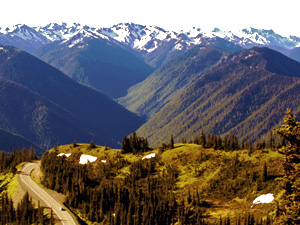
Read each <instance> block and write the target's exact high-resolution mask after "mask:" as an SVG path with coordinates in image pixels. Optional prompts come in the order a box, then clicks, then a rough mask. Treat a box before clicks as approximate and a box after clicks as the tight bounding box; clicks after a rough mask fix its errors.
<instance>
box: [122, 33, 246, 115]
mask: <svg viewBox="0 0 300 225" xmlns="http://www.w3.org/2000/svg"><path fill="white" fill-rule="evenodd" d="M240 49H241V47H239V46H236V45H233V44H231V43H230V42H227V41H225V40H223V39H220V38H213V39H209V40H208V39H206V41H205V42H203V44H201V45H198V46H196V47H194V48H192V49H191V50H189V51H188V52H186V53H185V54H183V55H182V56H179V57H177V58H176V59H174V60H171V61H170V62H169V63H167V64H166V65H165V66H162V67H161V68H160V69H158V70H156V71H155V72H154V73H153V74H151V75H150V76H149V77H148V78H147V79H146V80H144V81H143V82H141V83H139V84H137V85H135V86H133V87H131V88H130V89H129V90H128V94H127V95H126V96H125V97H122V98H119V99H118V102H119V103H120V104H121V105H123V106H125V107H126V108H127V109H129V110H131V111H133V112H135V113H137V114H139V115H143V116H146V117H147V118H150V117H152V116H153V115H154V114H155V113H157V112H158V111H159V110H160V109H161V108H162V107H163V106H165V105H166V104H167V103H168V102H169V101H171V100H172V99H173V98H174V97H175V96H176V95H177V94H179V93H181V92H182V91H183V90H184V89H185V88H186V87H188V86H189V85H190V84H192V83H193V82H194V81H195V80H196V79H198V78H199V77H200V76H201V75H202V73H203V72H205V71H206V70H208V69H209V68H211V67H213V66H215V65H216V64H217V63H218V62H219V61H220V59H222V57H223V56H224V55H226V54H229V53H230V52H233V51H237V50H240Z"/></svg>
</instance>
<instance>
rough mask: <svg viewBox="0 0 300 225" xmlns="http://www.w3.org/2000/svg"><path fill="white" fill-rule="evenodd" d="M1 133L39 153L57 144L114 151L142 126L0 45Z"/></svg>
mask: <svg viewBox="0 0 300 225" xmlns="http://www.w3.org/2000/svg"><path fill="white" fill-rule="evenodd" d="M0 92H1V95H0V105H1V108H0V118H1V119H0V128H2V129H4V130H6V131H8V132H11V133H16V134H19V135H21V136H23V137H25V138H27V139H28V140H30V141H31V142H33V143H34V144H36V145H37V146H39V147H40V148H43V149H46V148H49V147H51V146H54V145H59V144H61V143H69V142H72V141H74V140H77V141H78V142H90V141H91V140H94V141H97V142H99V143H103V144H105V143H107V144H108V145H110V146H112V147H117V146H119V144H118V142H119V141H120V140H121V139H122V136H123V135H127V134H129V133H131V132H132V130H134V129H137V128H138V127H139V126H140V125H141V124H142V123H143V122H144V121H143V120H142V119H141V118H140V117H138V116H136V115H135V114H133V113H131V112H129V111H128V110H126V109H125V108H123V107H122V106H120V105H118V104H117V103H116V102H115V101H113V100H111V99H110V98H109V97H107V96H106V95H104V94H103V93H101V92H99V91H97V90H95V89H92V88H89V87H88V86H86V85H82V84H79V83H78V82H76V81H73V80H72V79H71V78H69V77H68V76H66V75H65V74H63V73H62V72H61V71H59V70H57V69H56V68H54V67H52V66H50V65H49V64H46V63H45V62H43V61H41V60H40V59H38V58H36V57H34V56H32V55H30V54H28V53H26V52H24V51H21V50H18V49H16V48H14V47H5V46H0Z"/></svg>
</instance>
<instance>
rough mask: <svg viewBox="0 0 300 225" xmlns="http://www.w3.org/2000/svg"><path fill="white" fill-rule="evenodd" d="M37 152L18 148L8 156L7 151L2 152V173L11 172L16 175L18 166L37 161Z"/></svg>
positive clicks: (0, 171) (0, 158)
mask: <svg viewBox="0 0 300 225" xmlns="http://www.w3.org/2000/svg"><path fill="white" fill-rule="evenodd" d="M36 159H37V156H36V151H35V149H34V148H32V147H31V148H29V149H28V150H26V148H22V149H20V148H18V149H17V150H15V149H13V151H12V152H11V153H10V154H7V153H6V152H5V151H1V152H0V173H6V172H11V173H15V172H16V171H17V170H16V166H17V165H19V164H20V163H22V162H28V161H31V160H36Z"/></svg>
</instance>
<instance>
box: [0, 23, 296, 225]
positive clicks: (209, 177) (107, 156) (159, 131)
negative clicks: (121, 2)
mask: <svg viewBox="0 0 300 225" xmlns="http://www.w3.org/2000/svg"><path fill="white" fill-rule="evenodd" d="M299 46H300V38H299V37H296V36H281V35H280V34H277V33H275V32H274V31H273V30H265V29H255V28H245V29H242V30H240V31H238V32H237V31H228V30H221V29H218V28H215V29H213V30H205V29H201V28H195V27H194V28H192V29H190V30H186V31H181V32H175V31H168V30H165V29H163V28H160V27H157V26H150V25H140V24H135V23H119V24H116V25H114V26H111V27H106V28H103V27H102V28H96V27H90V26H87V25H80V24H78V23H73V24H67V23H60V24H57V23H51V24H48V25H46V26H37V27H30V26H27V25H25V24H19V25H15V26H13V27H7V28H0V150H1V152H0V162H1V167H0V172H1V176H0V183H1V184H0V196H1V205H0V219H1V223H2V224H55V223H59V224H64V223H67V221H71V220H73V219H74V218H75V220H77V221H74V222H72V224H118V225H119V224H176V225H183V224H220V225H221V224H223V225H224V224H225V225H228V224H244V225H246V224H247V225H248V224H257V225H258V224H260V225H265V224H266V225H267V224H297V222H299V218H300V217H299V218H298V219H297V218H296V216H295V215H300V213H299V212H300V211H299V207H298V206H297V203H299V199H298V197H299V196H298V195H299V187H298V186H299V178H298V177H297V174H298V173H299V171H298V170H299V166H298V164H299V161H298V160H299V157H300V153H299V130H300V129H299V126H300V125H299V122H297V120H298V118H299V117H300V105H299V101H300V62H299V61H300V58H299ZM285 112H286V114H285ZM122 138H123V139H122ZM88 143H89V144H88ZM36 160H39V161H36ZM37 164H38V168H39V169H38V170H34V172H31V171H32V169H33V167H35V166H36V165H37ZM28 167H30V170H26V171H25V173H28V174H26V178H25V177H24V176H23V175H24V174H23V173H24V171H23V170H22V168H23V169H24V168H28ZM22 171H23V172H22ZM37 174H38V175H37ZM30 176H31V178H33V180H34V181H35V182H36V183H37V185H36V183H34V182H33V181H32V180H31V179H30ZM24 179H26V180H28V182H30V183H31V184H30V185H29V186H30V187H33V186H34V187H36V186H39V189H38V191H36V192H38V193H44V191H43V189H44V190H45V189H48V190H51V193H52V194H53V193H55V195H59V196H63V197H62V199H64V200H60V201H59V203H56V202H54V200H53V204H52V206H50V205H51V204H48V203H49V201H52V199H51V200H49V199H50V198H49V196H48V197H43V196H39V195H40V194H33V192H32V191H29V192H26V191H28V190H31V189H32V188H30V187H29V186H28V187H26V188H25V189H24V190H21V189H22V188H21V187H25V186H26V184H25V182H24V181H23V183H22V180H24ZM29 180H30V181H29ZM26 182H27V181H26ZM36 188H38V187H36ZM40 188H41V189H40ZM20 195H22V197H20ZM37 195H38V196H39V197H36V196H37ZM260 196H261V197H272V200H270V202H268V203H259V204H256V198H258V197H260ZM297 196H298V197H297ZM273 197H274V199H273ZM47 199H48V200H47ZM39 201H41V202H39ZM47 202H48V203H47ZM65 209H66V210H65ZM291 212H292V213H291ZM297 213H298V214H297ZM71 215H72V216H71ZM71 217H72V218H71ZM291 218H292V219H291ZM295 221H296V222H295ZM294 222H295V223H294Z"/></svg>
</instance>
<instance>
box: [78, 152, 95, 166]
mask: <svg viewBox="0 0 300 225" xmlns="http://www.w3.org/2000/svg"><path fill="white" fill-rule="evenodd" d="M96 160H97V157H94V156H91V155H85V154H82V155H81V156H80V160H79V163H80V164H87V163H89V162H95V161H96Z"/></svg>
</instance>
